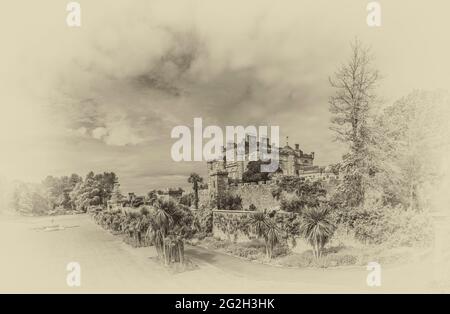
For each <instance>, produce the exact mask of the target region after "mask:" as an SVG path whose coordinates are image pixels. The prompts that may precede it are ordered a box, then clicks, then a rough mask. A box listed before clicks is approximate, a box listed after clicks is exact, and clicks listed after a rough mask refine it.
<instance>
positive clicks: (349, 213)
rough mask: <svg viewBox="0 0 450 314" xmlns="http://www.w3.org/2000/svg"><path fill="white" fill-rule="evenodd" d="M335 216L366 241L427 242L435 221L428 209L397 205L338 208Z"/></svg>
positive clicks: (377, 242)
mask: <svg viewBox="0 0 450 314" xmlns="http://www.w3.org/2000/svg"><path fill="white" fill-rule="evenodd" d="M333 219H334V222H335V223H336V224H340V225H343V226H344V227H345V228H347V230H351V231H353V232H354V234H355V238H356V239H357V240H359V241H361V242H363V243H365V244H387V245H388V246H391V247H395V246H423V245H427V244H429V243H430V241H431V236H432V224H431V220H430V218H429V217H428V216H427V215H426V214H424V213H418V212H416V211H412V210H406V209H404V208H402V207H400V206H397V207H378V208H373V209H367V208H362V209H351V210H343V211H335V212H334V213H333Z"/></svg>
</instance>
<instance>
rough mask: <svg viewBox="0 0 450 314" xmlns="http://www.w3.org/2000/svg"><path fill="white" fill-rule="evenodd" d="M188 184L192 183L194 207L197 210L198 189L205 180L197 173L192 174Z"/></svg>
mask: <svg viewBox="0 0 450 314" xmlns="http://www.w3.org/2000/svg"><path fill="white" fill-rule="evenodd" d="M188 182H189V183H192V189H193V190H194V205H195V208H198V189H199V187H200V186H199V185H200V184H201V183H202V182H203V178H202V177H200V176H199V175H198V174H197V173H191V175H190V176H189V178H188Z"/></svg>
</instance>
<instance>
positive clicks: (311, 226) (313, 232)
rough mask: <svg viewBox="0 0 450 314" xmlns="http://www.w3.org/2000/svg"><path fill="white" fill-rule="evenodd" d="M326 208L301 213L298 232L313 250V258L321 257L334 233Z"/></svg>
mask: <svg viewBox="0 0 450 314" xmlns="http://www.w3.org/2000/svg"><path fill="white" fill-rule="evenodd" d="M329 214H330V210H329V208H328V207H324V206H323V207H313V208H308V209H306V210H305V211H304V213H303V220H302V223H301V226H300V232H301V234H303V236H304V238H305V239H306V240H307V241H308V243H309V244H310V245H311V246H312V248H313V254H314V257H316V258H320V257H321V256H322V252H323V248H324V246H325V244H326V243H327V242H328V241H329V240H330V238H331V237H332V236H333V233H334V231H335V226H334V225H333V224H332V222H331V220H330V217H329Z"/></svg>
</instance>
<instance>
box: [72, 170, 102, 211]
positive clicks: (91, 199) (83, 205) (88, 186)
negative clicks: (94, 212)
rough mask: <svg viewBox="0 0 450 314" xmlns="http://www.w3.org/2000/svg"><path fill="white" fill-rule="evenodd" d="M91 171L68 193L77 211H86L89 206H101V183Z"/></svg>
mask: <svg viewBox="0 0 450 314" xmlns="http://www.w3.org/2000/svg"><path fill="white" fill-rule="evenodd" d="M97 179H98V177H97V178H96V177H95V174H94V173H93V172H92V171H91V172H89V173H88V174H87V175H86V178H85V180H84V181H83V182H80V183H78V184H77V185H76V186H75V188H74V190H73V191H72V192H71V193H70V198H71V200H72V201H73V203H74V204H75V208H76V209H77V210H83V211H86V210H87V209H88V208H89V206H95V205H103V195H104V193H103V191H102V187H101V183H100V182H99V181H98V180H97Z"/></svg>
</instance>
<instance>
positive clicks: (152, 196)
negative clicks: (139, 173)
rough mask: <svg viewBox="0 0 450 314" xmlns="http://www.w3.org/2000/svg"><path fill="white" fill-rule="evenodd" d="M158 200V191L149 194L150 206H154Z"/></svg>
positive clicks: (148, 201)
mask: <svg viewBox="0 0 450 314" xmlns="http://www.w3.org/2000/svg"><path fill="white" fill-rule="evenodd" d="M157 200H158V193H157V191H156V190H151V191H150V192H148V193H147V197H146V202H147V204H149V205H153V204H154V203H155V202H156V201H157Z"/></svg>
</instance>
